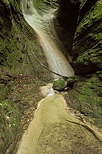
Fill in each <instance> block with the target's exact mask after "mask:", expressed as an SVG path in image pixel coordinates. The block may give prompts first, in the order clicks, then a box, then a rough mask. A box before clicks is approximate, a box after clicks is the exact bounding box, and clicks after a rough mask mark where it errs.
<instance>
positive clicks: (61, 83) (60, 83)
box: [53, 79, 66, 90]
mask: <svg viewBox="0 0 102 154" xmlns="http://www.w3.org/2000/svg"><path fill="white" fill-rule="evenodd" d="M65 87H66V82H65V80H64V79H56V80H54V81H53V88H54V89H56V90H62V89H63V88H65Z"/></svg>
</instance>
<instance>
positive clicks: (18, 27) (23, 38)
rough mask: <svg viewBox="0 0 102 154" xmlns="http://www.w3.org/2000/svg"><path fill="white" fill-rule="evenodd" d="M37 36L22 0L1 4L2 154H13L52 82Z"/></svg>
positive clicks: (0, 83) (11, 0) (0, 147)
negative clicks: (43, 90)
mask: <svg viewBox="0 0 102 154" xmlns="http://www.w3.org/2000/svg"><path fill="white" fill-rule="evenodd" d="M34 55H36V56H37V57H39V59H40V60H41V61H42V63H43V64H45V65H47V64H46V58H45V57H44V54H43V52H42V50H41V48H40V46H39V45H38V42H37V39H36V34H35V33H34V31H33V30H32V29H31V28H30V27H29V26H28V25H27V23H26V22H25V20H24V19H23V15H22V11H21V8H20V0H1V1H0V154H4V153H6V154H7V153H13V152H14V151H15V150H16V148H15V146H17V142H18V140H19V139H20V137H21V135H22V132H23V131H24V130H25V129H26V128H27V126H28V124H29V122H30V121H31V119H32V116H33V111H34V110H35V108H36V105H37V102H38V101H39V100H40V99H41V96H40V95H39V89H38V88H39V86H41V85H44V84H45V83H46V81H49V80H50V75H49V72H47V71H46V70H45V69H43V67H42V66H41V65H40V64H39V62H38V61H37V60H36V58H35V56H34Z"/></svg>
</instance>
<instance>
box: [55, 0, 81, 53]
mask: <svg viewBox="0 0 102 154" xmlns="http://www.w3.org/2000/svg"><path fill="white" fill-rule="evenodd" d="M79 5H80V2H79V0H73V1H72V0H60V2H59V9H58V13H57V21H58V23H59V25H58V24H57V23H56V21H55V27H56V30H57V33H58V36H59V38H60V39H61V40H62V42H63V43H64V45H65V47H67V50H68V52H69V51H70V50H71V48H72V44H73V37H74V34H75V30H76V26H77V19H78V15H79Z"/></svg>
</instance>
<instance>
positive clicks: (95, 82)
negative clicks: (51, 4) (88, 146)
mask: <svg viewBox="0 0 102 154" xmlns="http://www.w3.org/2000/svg"><path fill="white" fill-rule="evenodd" d="M76 2H77V1H75V0H73V1H67V0H66V1H60V8H59V11H58V17H57V19H58V21H59V25H58V26H57V28H56V30H57V32H58V35H59V37H60V38H61V40H62V41H63V44H64V45H65V47H66V49H67V50H68V54H69V55H71V56H72V61H71V64H72V66H73V68H74V70H75V73H76V75H79V76H80V79H79V80H80V82H76V83H75V84H74V87H73V89H72V90H71V91H70V92H69V97H70V98H71V100H72V103H70V106H71V107H73V108H74V109H76V110H79V111H80V112H81V113H82V115H83V116H84V117H88V118H90V117H91V118H92V120H93V123H94V124H96V125H98V126H100V127H102V122H101V116H102V97H101V89H102V82H101V80H102V72H101V69H102V57H101V31H102V29H101V27H102V26H101V25H102V24H101V23H102V19H101V17H102V12H101V11H100V10H101V6H102V2H101V0H92V1H90V0H80V2H81V3H80V7H79V2H78V3H77V4H78V6H77V8H76V9H74V7H73V8H72V7H71V6H73V5H74V6H76V5H75V4H76ZM64 3H66V5H65V4H64ZM69 3H70V5H71V6H69ZM72 4H73V5H72ZM69 8H70V9H69ZM69 10H70V12H69ZM76 10H77V12H76V14H75V11H76ZM72 12H74V14H73V15H74V18H76V20H73V24H72V22H71V20H72V19H73V15H72ZM64 17H65V18H64ZM68 24H69V25H70V26H69V25H68ZM73 25H74V26H73ZM69 27H70V28H71V29H69ZM73 28H74V31H75V35H74V33H73V34H72V29H73ZM70 31H71V32H70ZM70 35H71V37H70ZM62 38H63V39H62ZM71 38H72V39H71ZM70 39H71V40H73V41H72V42H73V43H69V42H70Z"/></svg>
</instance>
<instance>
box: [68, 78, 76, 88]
mask: <svg viewBox="0 0 102 154" xmlns="http://www.w3.org/2000/svg"><path fill="white" fill-rule="evenodd" d="M78 80H79V77H78V76H74V77H69V78H68V79H67V87H70V88H73V84H74V83H75V82H77V81H78Z"/></svg>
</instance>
